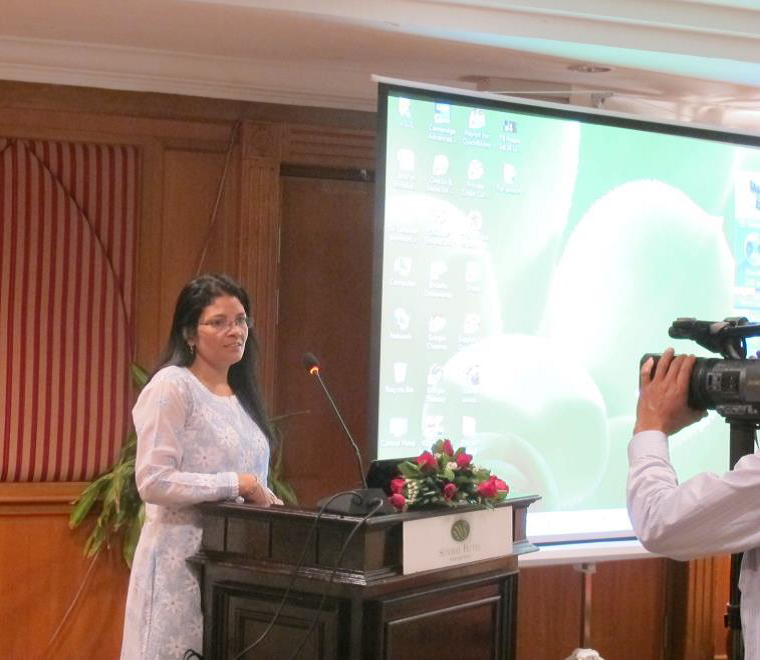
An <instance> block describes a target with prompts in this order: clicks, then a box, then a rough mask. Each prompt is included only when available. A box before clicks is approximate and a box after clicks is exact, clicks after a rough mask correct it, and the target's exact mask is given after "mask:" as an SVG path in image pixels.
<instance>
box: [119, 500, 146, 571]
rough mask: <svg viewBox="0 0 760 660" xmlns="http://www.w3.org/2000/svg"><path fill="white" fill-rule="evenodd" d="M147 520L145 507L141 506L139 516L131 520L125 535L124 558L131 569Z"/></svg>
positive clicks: (122, 549) (123, 544)
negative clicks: (144, 523)
mask: <svg viewBox="0 0 760 660" xmlns="http://www.w3.org/2000/svg"><path fill="white" fill-rule="evenodd" d="M144 520H145V506H144V505H142V506H140V508H139V510H138V511H137V514H136V515H135V516H134V517H133V518H132V519H131V521H130V523H129V526H128V527H127V528H126V531H125V533H124V540H123V542H122V548H121V552H122V556H123V557H124V561H125V562H126V564H127V566H128V567H129V568H132V560H133V559H134V556H135V549H136V548H137V542H138V541H139V540H140V531H141V530H142V526H143V522H144Z"/></svg>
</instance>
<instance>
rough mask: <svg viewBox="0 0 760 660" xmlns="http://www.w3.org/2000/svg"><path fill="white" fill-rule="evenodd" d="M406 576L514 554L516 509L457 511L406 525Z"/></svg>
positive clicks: (417, 520)
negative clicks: (513, 518) (514, 510)
mask: <svg viewBox="0 0 760 660" xmlns="http://www.w3.org/2000/svg"><path fill="white" fill-rule="evenodd" d="M402 536H403V574H404V575H411V574H412V573H419V572H420V571H429V570H433V569H436V568H449V567H451V566H456V565H457V564H466V563H468V562H473V561H480V560H482V559H493V558H495V557H506V556H508V555H511V554H512V507H511V506H506V507H500V508H498V509H490V510H489V509H485V510H480V511H463V512H458V511H455V512H453V513H451V514H449V515H446V516H437V517H434V518H419V519H416V520H406V521H404V523H403V534H402Z"/></svg>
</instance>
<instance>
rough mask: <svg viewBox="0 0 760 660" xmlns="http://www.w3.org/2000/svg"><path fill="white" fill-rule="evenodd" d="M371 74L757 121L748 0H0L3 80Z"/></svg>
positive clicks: (145, 83)
mask: <svg viewBox="0 0 760 660" xmlns="http://www.w3.org/2000/svg"><path fill="white" fill-rule="evenodd" d="M578 64H595V65H603V66H607V67H610V68H611V70H610V71H608V72H602V73H583V72H578V71H572V70H570V69H569V68H568V67H569V66H572V65H578ZM373 73H376V74H380V75H384V76H390V77H395V78H403V79H407V80H415V81H420V82H428V83H438V84H444V85H448V86H454V87H465V88H470V89H476V88H479V89H488V90H491V91H511V92H513V93H525V92H533V93H534V94H535V93H536V92H551V94H549V95H542V96H541V98H544V99H546V100H562V101H566V100H570V101H571V102H573V103H577V104H585V105H600V104H603V105H604V107H606V108H610V109H614V110H622V111H626V112H633V113H636V114H644V115H648V116H655V117H661V118H666V119H681V120H686V121H699V122H702V123H717V124H721V125H723V126H727V127H733V128H739V129H742V130H751V131H753V132H760V0H606V1H605V2H598V1H596V0H523V1H522V2H515V1H511V0H409V1H407V0H382V1H379V2H366V1H364V0H353V1H342V0H323V1H316V0H314V1H312V0H290V1H289V2H277V1H273V0H270V1H267V0H129V1H127V0H66V2H56V1H55V0H47V1H45V0H0V78H3V79H8V80H24V81H31V82H47V83H58V84H71V85H87V86H93V87H105V88H112V89H127V90H140V91H155V92H171V93H178V94H190V95H198V96H209V97H217V98H234V99H242V100H254V101H267V102H275V103H292V104H299V105H312V106H326V107H339V108H351V109H361V110H372V109H374V106H375V83H373V82H372V80H371V79H370V75H371V74H373ZM590 92H595V94H591V93H590Z"/></svg>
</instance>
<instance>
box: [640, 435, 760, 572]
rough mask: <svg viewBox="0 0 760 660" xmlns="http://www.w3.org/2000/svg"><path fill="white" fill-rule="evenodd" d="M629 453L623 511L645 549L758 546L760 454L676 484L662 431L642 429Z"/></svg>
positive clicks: (676, 551) (686, 552) (676, 552)
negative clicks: (625, 508) (719, 471)
mask: <svg viewBox="0 0 760 660" xmlns="http://www.w3.org/2000/svg"><path fill="white" fill-rule="evenodd" d="M628 459H629V471H628V513H629V515H630V517H631V523H632V524H633V529H634V531H635V532H636V536H638V537H639V539H640V540H641V543H642V545H643V546H644V547H645V548H646V549H647V550H650V551H652V552H655V553H657V554H661V555H666V556H668V557H672V558H674V559H692V558H694V557H699V556H705V555H713V554H730V553H736V552H744V551H745V550H749V549H751V548H756V547H760V505H759V504H758V503H759V502H760V455H757V454H751V455H748V456H744V457H743V458H742V459H741V460H739V461H738V462H737V464H736V467H735V468H734V470H731V471H729V472H726V473H725V474H723V475H722V476H719V475H717V474H713V473H711V472H703V473H702V474H698V475H696V476H695V477H692V478H691V479H689V480H688V481H686V482H684V483H682V484H679V483H678V480H677V479H676V474H675V472H674V470H673V467H672V466H671V464H670V460H669V456H668V445H667V438H666V436H665V434H663V433H660V432H658V431H645V432H643V433H639V434H637V435H635V436H634V437H633V439H632V440H631V443H630V445H629V447H628Z"/></svg>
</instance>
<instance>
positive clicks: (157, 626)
mask: <svg viewBox="0 0 760 660" xmlns="http://www.w3.org/2000/svg"><path fill="white" fill-rule="evenodd" d="M132 415H133V418H134V422H135V429H136V430H137V459H136V462H135V479H136V481H137V487H138V490H139V491H140V495H141V497H142V499H143V500H144V501H145V502H146V505H145V525H144V527H143V529H142V532H141V534H140V541H139V543H138V545H137V550H136V552H135V558H134V562H133V565H132V574H131V575H130V580H129V593H128V596H127V606H126V612H125V618H124V638H123V642H122V649H121V658H122V660H155V659H159V658H161V659H164V658H182V656H183V655H184V653H185V651H186V650H187V649H194V650H195V651H197V652H198V653H201V652H202V650H203V649H202V646H203V642H202V638H203V634H202V625H203V624H202V616H201V607H200V589H199V585H198V581H197V580H196V577H195V575H194V573H193V571H192V570H191V569H190V567H189V566H188V565H187V563H186V562H185V560H186V559H187V558H188V557H190V556H192V555H194V554H195V553H196V552H197V551H198V549H199V547H200V542H201V526H200V513H199V512H198V511H197V509H196V507H194V506H193V505H194V504H196V503H198V502H209V501H218V500H227V499H234V498H235V497H237V495H238V479H237V473H248V474H253V475H255V476H256V478H257V479H258V480H259V482H260V483H263V484H265V483H266V478H267V467H268V464H269V445H268V444H267V441H266V438H265V436H264V434H263V433H262V432H261V430H260V429H259V428H258V426H257V425H256V424H255V423H254V422H253V421H252V420H251V418H250V416H249V415H248V414H247V413H246V412H245V410H244V409H243V407H242V406H241V405H240V403H239V402H238V400H237V398H236V397H234V396H229V397H225V396H219V395H216V394H213V393H211V392H210V391H209V390H208V389H207V388H206V387H205V386H204V385H202V384H201V382H200V381H198V380H197V379H196V378H195V376H194V375H193V374H192V373H191V372H190V371H189V370H188V369H186V368H183V367H166V368H164V369H162V370H161V371H159V372H158V373H157V374H156V375H155V376H154V377H153V378H152V379H151V381H150V382H149V383H148V385H147V386H146V387H145V388H144V389H143V391H142V392H141V393H140V397H139V398H138V400H137V403H136V405H135V407H134V410H133V411H132Z"/></svg>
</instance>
